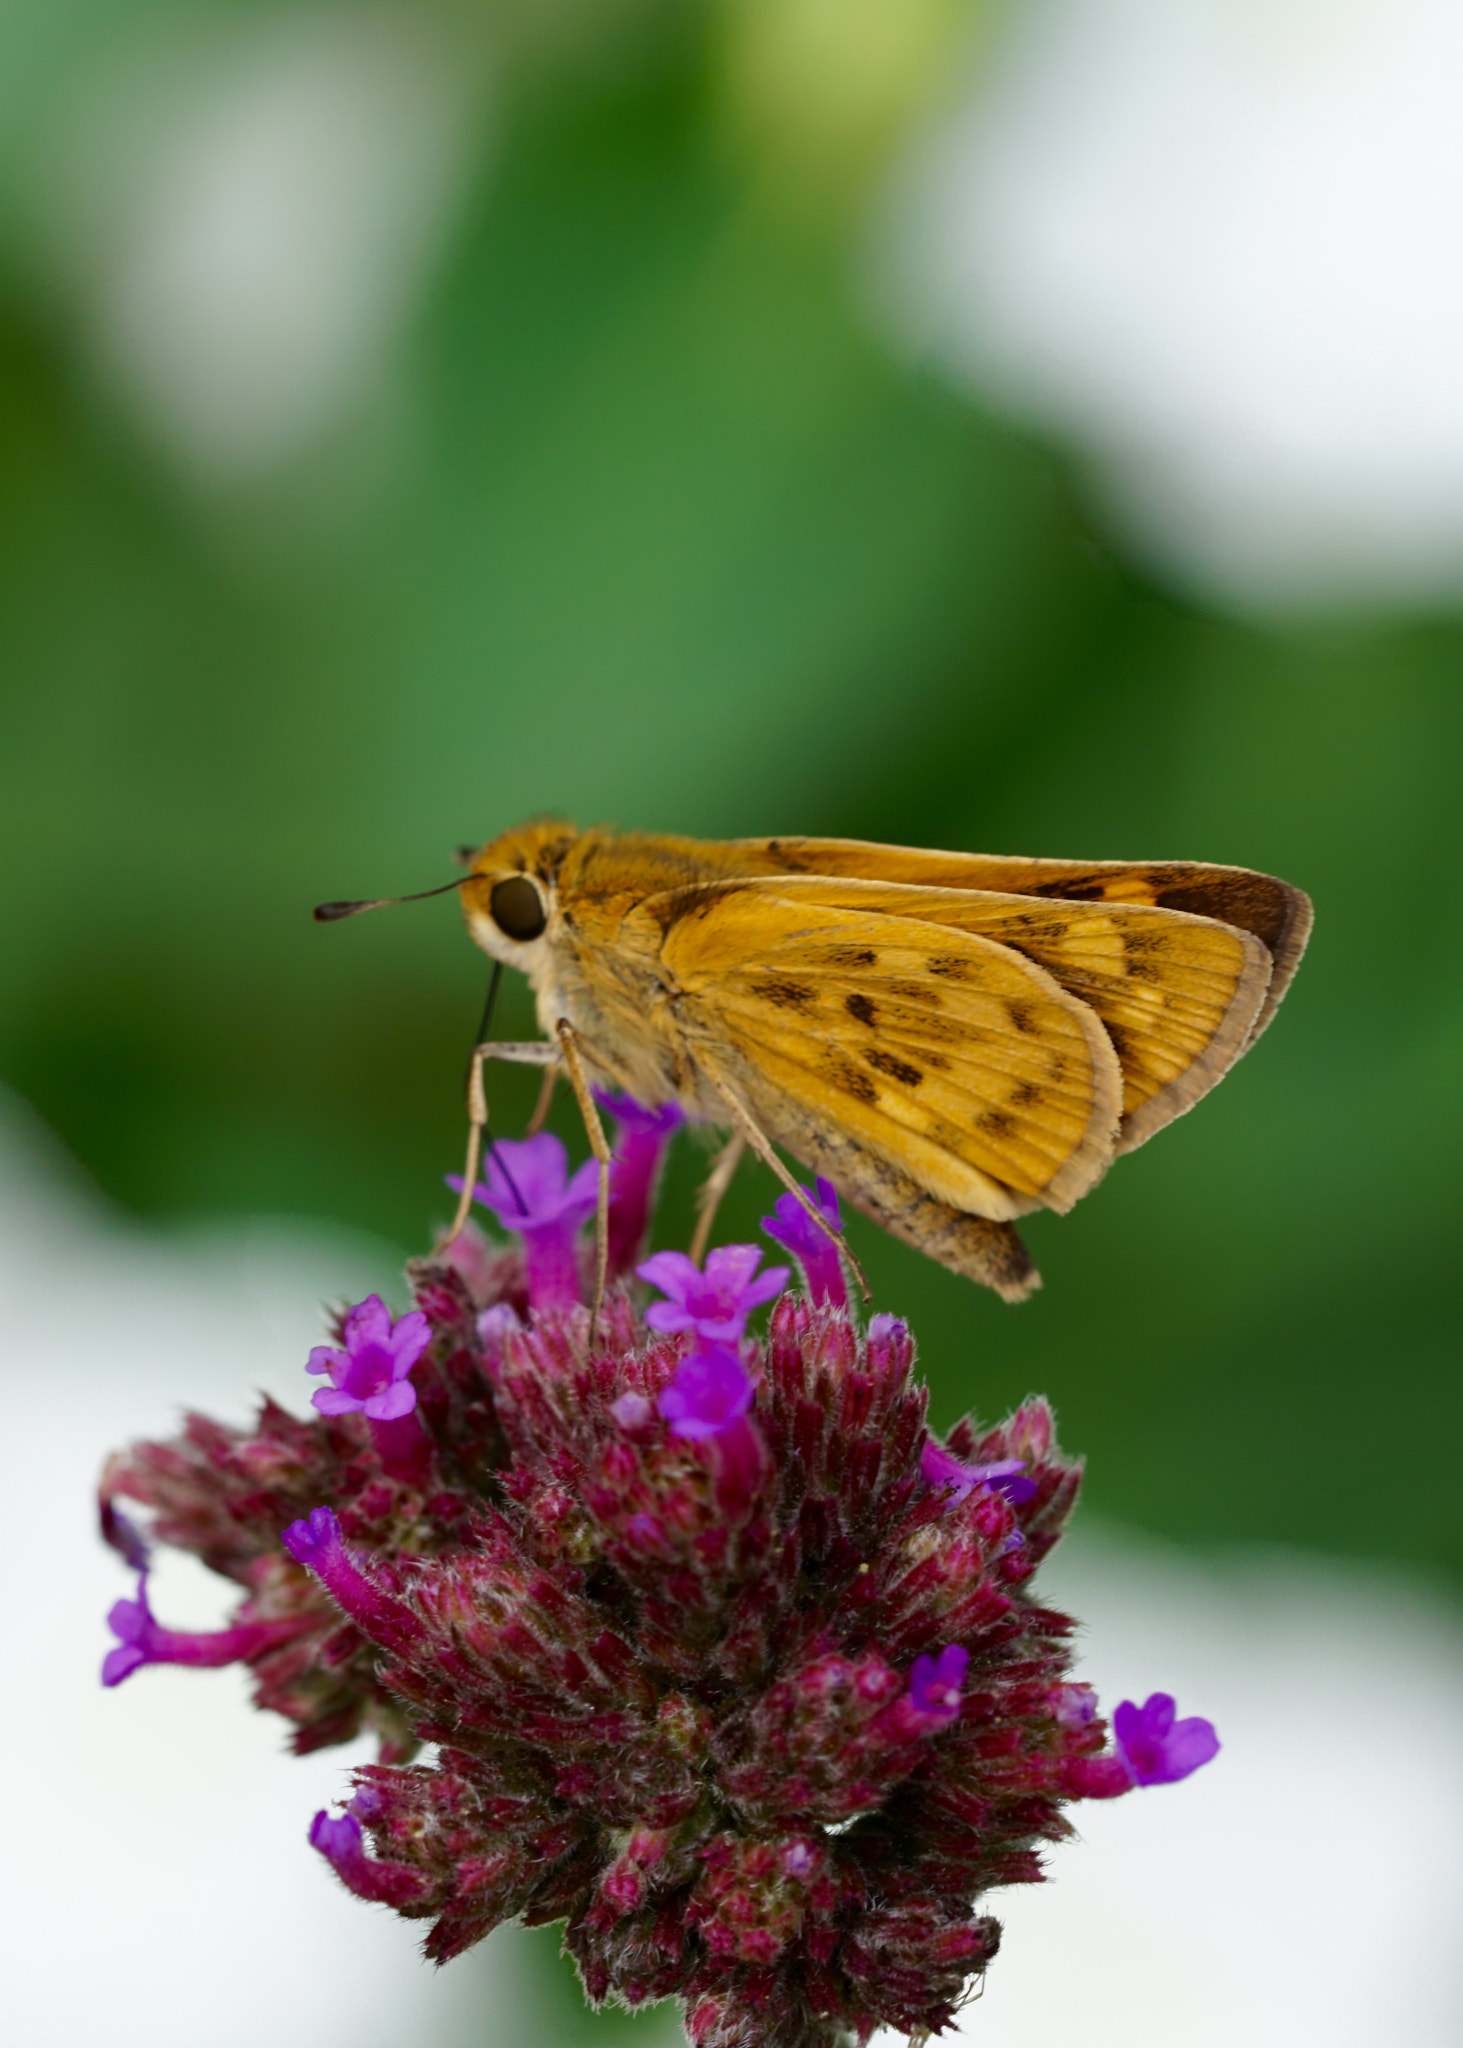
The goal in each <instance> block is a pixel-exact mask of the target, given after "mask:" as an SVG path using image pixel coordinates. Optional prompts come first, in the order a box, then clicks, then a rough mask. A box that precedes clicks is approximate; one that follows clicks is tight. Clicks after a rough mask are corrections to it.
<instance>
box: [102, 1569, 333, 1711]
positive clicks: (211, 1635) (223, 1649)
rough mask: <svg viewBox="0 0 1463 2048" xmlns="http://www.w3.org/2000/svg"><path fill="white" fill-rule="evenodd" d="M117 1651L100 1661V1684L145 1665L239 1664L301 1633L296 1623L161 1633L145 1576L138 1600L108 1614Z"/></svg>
mask: <svg viewBox="0 0 1463 2048" xmlns="http://www.w3.org/2000/svg"><path fill="white" fill-rule="evenodd" d="M107 1626H108V1628H109V1629H110V1630H111V1631H112V1634H113V1635H114V1636H115V1637H116V1638H117V1647H116V1648H115V1649H114V1650H109V1651H108V1652H107V1654H106V1656H105V1657H104V1658H103V1660H102V1684H103V1685H120V1684H121V1683H122V1680H123V1679H124V1678H130V1677H131V1676H132V1673H133V1672H134V1671H138V1670H140V1669H141V1668H142V1666H143V1665H144V1664H197V1665H203V1666H205V1667H211V1668H216V1667H217V1666H218V1665H220V1664H237V1663H238V1662H239V1661H240V1660H241V1659H242V1658H245V1657H252V1656H257V1655H258V1654H259V1653H260V1652H261V1651H262V1650H267V1649H272V1648H275V1647H277V1646H278V1645H279V1644H280V1643H283V1642H288V1641H289V1639H290V1638H291V1637H292V1636H293V1635H295V1634H297V1633H298V1628H297V1624H296V1623H295V1622H294V1621H293V1620H279V1621H275V1622H267V1621H266V1622H241V1623H239V1624H238V1625H237V1626H235V1627H233V1628H224V1629H214V1630H208V1631H200V1630H195V1629H177V1628H163V1627H162V1625H161V1624H160V1623H159V1622H158V1621H157V1619H156V1618H155V1616H154V1614H153V1611H152V1607H151V1604H150V1602H149V1600H148V1596H147V1572H146V1571H145V1570H144V1571H141V1572H139V1573H138V1575H137V1598H136V1599H135V1600H118V1601H115V1602H114V1603H113V1605H112V1608H111V1611H110V1613H109V1614H108V1615H107Z"/></svg>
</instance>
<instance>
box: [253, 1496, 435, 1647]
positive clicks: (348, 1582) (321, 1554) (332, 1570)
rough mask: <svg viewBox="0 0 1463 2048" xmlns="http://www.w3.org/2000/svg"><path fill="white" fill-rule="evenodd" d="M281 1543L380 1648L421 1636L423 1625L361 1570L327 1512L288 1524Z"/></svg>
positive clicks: (405, 1644) (333, 1516)
mask: <svg viewBox="0 0 1463 2048" xmlns="http://www.w3.org/2000/svg"><path fill="white" fill-rule="evenodd" d="M280 1542H281V1543H283V1545H284V1547H285V1549H286V1550H287V1551H288V1552H289V1554H290V1556H291V1557H292V1558H294V1560H295V1562H296V1563H297V1564H302V1565H304V1566H305V1568H306V1570H307V1571H312V1572H313V1573H314V1574H315V1576H316V1578H317V1579H318V1580H319V1581H320V1583H321V1585H322V1586H324V1588H325V1590H326V1592H327V1593H329V1594H330V1595H331V1597H332V1598H333V1599H334V1600H335V1602H336V1604H337V1605H338V1606H340V1607H342V1608H344V1610H345V1612H346V1613H347V1614H348V1615H349V1616H350V1618H351V1620H352V1621H353V1622H355V1624H356V1626H357V1627H358V1628H359V1629H361V1630H362V1631H363V1633H364V1634H366V1635H368V1636H370V1638H371V1639H372V1641H373V1642H377V1643H380V1644H381V1646H382V1648H383V1649H387V1650H407V1649H410V1648H411V1647H412V1646H413V1645H414V1644H415V1643H417V1642H419V1641H420V1640H421V1637H422V1633H423V1631H422V1625H421V1623H420V1622H419V1621H418V1620H417V1618H416V1616H415V1615H414V1614H413V1613H412V1611H411V1609H410V1608H409V1607H407V1606H405V1605H404V1604H403V1603H402V1602H401V1601H400V1600H397V1599H395V1598H394V1597H393V1596H392V1595H391V1594H389V1593H387V1592H385V1591H384V1590H383V1589H382V1588H381V1587H380V1586H378V1585H377V1584H376V1582H375V1581H374V1580H373V1579H372V1578H370V1577H368V1575H367V1574H366V1573H365V1572H364V1571H362V1569H361V1567H360V1565H359V1564H358V1563H357V1562H356V1560H355V1558H353V1557H352V1556H351V1554H350V1552H349V1551H348V1550H347V1549H346V1547H345V1538H344V1537H343V1536H342V1534H341V1528H340V1521H339V1518H338V1517H337V1516H336V1514H335V1513H334V1511H333V1510H332V1509H330V1508H315V1509H314V1510H313V1511H312V1512H311V1514H310V1515H309V1517H308V1518H307V1519H305V1520H302V1521H298V1522H291V1523H290V1526H289V1527H288V1529H286V1530H284V1531H283V1532H282V1534H281V1536H280Z"/></svg>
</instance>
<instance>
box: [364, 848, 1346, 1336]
mask: <svg viewBox="0 0 1463 2048" xmlns="http://www.w3.org/2000/svg"><path fill="white" fill-rule="evenodd" d="M465 861H466V864H467V866H468V873H467V875H466V876H465V878H464V879H463V880H462V881H461V882H460V883H458V884H456V885H455V886H457V887H458V888H459V889H460V891H461V899H462V905H463V910H464V913H465V915H466V919H467V925H468V930H469V932H470V933H471V935H472V937H473V938H474V939H475V940H476V942H477V943H478V945H479V946H481V947H482V948H483V950H484V951H485V952H487V953H488V954H490V955H491V956H492V958H493V960H494V961H495V962H498V963H501V964H502V965H505V966H508V967H513V968H517V969H520V970H521V971H522V972H523V973H524V974H525V975H527V977H528V979H529V981H530V983H531V984H532V987H533V990H534V995H535V999H536V1006H537V1014H538V1021H539V1024H540V1027H541V1029H542V1030H543V1032H544V1034H545V1036H544V1039H543V1041H542V1042H540V1041H534V1042H532V1043H528V1044H517V1045H508V1044H502V1045H486V1046H482V1047H480V1048H479V1051H478V1060H477V1063H476V1064H475V1066H474V1070H473V1071H474V1090H475V1094H474V1098H473V1100H474V1107H473V1109H472V1117H473V1122H474V1127H475V1131H477V1130H480V1128H481V1126H482V1125H484V1124H485V1123H486V1120H487V1110H486V1101H485V1098H484V1096H483V1091H482V1085H481V1059H482V1058H484V1057H488V1056H499V1057H504V1058H508V1059H517V1060H520V1061H527V1062H530V1063H534V1064H538V1065H541V1066H544V1067H546V1068H549V1069H554V1068H558V1067H562V1068H563V1069H564V1070H565V1071H567V1073H568V1076H569V1079H570V1081H571V1083H572V1085H573V1087H574V1090H575V1093H576V1095H577V1096H578V1098H579V1102H580V1106H581V1108H582V1110H583V1111H584V1114H585V1120H586V1125H587V1127H589V1129H590V1136H591V1143H592V1144H593V1145H594V1147H595V1151H596V1154H597V1156H598V1157H599V1158H600V1159H601V1164H602V1168H603V1169H604V1171H602V1175H601V1181H602V1196H603V1193H604V1186H605V1184H606V1180H607V1163H608V1157H609V1155H608V1151H607V1148H606V1147H605V1144H604V1139H603V1133H602V1131H599V1125H598V1117H597V1114H596V1112H595V1109H594V1104H593V1100H592V1090H593V1088H594V1086H596V1085H598V1086H600V1087H609V1088H614V1089H619V1090H623V1091H624V1092H626V1093H627V1094H629V1095H631V1096H633V1097H634V1098H635V1099H636V1100H637V1101H638V1102H641V1103H643V1104H644V1105H646V1106H647V1107H656V1106H658V1105H661V1104H665V1103H669V1102H676V1103H679V1104H680V1105H681V1106H682V1108H683V1109H684V1110H685V1111H686V1112H687V1113H688V1114H689V1115H690V1116H691V1117H693V1118H695V1119H699V1120H701V1121H704V1122H706V1123H709V1124H712V1125H720V1126H722V1127H723V1128H729V1129H730V1131H731V1133H732V1136H731V1140H730V1143H729V1145H728V1147H727V1149H726V1151H725V1152H724V1153H723V1155H722V1158H721V1160H720V1161H719V1162H718V1166H717V1168H716V1169H715V1170H714V1171H713V1175H712V1186H711V1188H710V1191H709V1192H710V1198H711V1202H712V1203H714V1199H715V1197H716V1195H717V1194H719V1192H720V1188H721V1187H724V1186H725V1184H726V1182H727V1180H729V1178H730V1173H731V1169H732V1167H733V1166H734V1165H735V1163H736V1159H737V1157H738V1156H740V1152H741V1149H742V1147H743V1146H745V1145H750V1146H751V1147H752V1149H753V1150H754V1151H755V1152H757V1153H758V1154H759V1156H760V1157H761V1158H762V1159H763V1160H764V1161H765V1162H766V1163H767V1164H768V1165H769V1166H770V1167H771V1168H772V1169H773V1170H774V1171H775V1172H776V1173H778V1174H779V1175H780V1177H781V1178H782V1179H783V1180H784V1182H785V1183H786V1184H787V1186H788V1187H789V1188H791V1189H792V1190H793V1191H794V1192H797V1184H796V1182H795V1181H794V1180H793V1179H792V1177H791V1176H790V1174H789V1173H788V1170H787V1168H786V1166H785V1165H784V1164H783V1162H782V1160H781V1158H780V1157H779V1156H778V1150H777V1148H779V1147H780V1148H781V1149H782V1150H784V1151H786V1152H788V1153H790V1154H791V1155H792V1157H793V1158H794V1159H796V1160H799V1161H801V1162H802V1164H803V1165H804V1166H805V1167H809V1168H812V1169H813V1171H814V1172H816V1173H818V1174H821V1175H823V1176H825V1177H826V1178H827V1179H828V1180H830V1181H831V1182H832V1183H833V1185H834V1186H835V1187H836V1188H837V1189H838V1190H839V1192H840V1193H841V1194H842V1195H844V1196H845V1197H846V1198H847V1199H848V1200H849V1201H850V1202H851V1203H852V1204H853V1206H854V1207H855V1208H857V1209H860V1210H862V1211H863V1213H864V1214H865V1215H867V1216H869V1217H872V1218H873V1220H874V1221H875V1222H876V1223H878V1224H881V1225H882V1226H883V1227H884V1228H885V1229H886V1230H889V1231H890V1232H892V1233H893V1235H894V1236H896V1237H899V1238H902V1239H904V1240H905V1241H906V1242H907V1243H909V1244H912V1245H914V1246H916V1247H917V1248H918V1249H919V1250H920V1251H922V1252H925V1253H927V1254H928V1255H929V1256H930V1257H932V1258H934V1259H937V1260H939V1261H940V1262H941V1263H942V1264H943V1265H946V1266H949V1267H951V1268H953V1269H954V1270H955V1271H956V1272H959V1273H963V1274H966V1275H968V1276H969V1278H971V1279H972V1280H976V1281H979V1282H981V1283H982V1284H984V1285H985V1286H988V1287H992V1288H994V1289H995V1290H996V1292H997V1293H998V1294H1000V1295H1002V1296H1004V1297H1005V1298H1006V1299H1007V1300H1008V1301H1019V1300H1021V1299H1023V1298H1024V1297H1025V1296H1026V1295H1027V1294H1029V1293H1030V1292H1031V1291H1032V1290H1033V1288H1035V1287H1037V1286H1039V1285H1040V1278H1039V1275H1038V1274H1037V1272H1036V1269H1035V1267H1034V1266H1033V1264H1032V1261H1031V1258H1030V1256H1029V1254H1028V1253H1027V1250H1026V1248H1025V1246H1024V1245H1023V1243H1022V1242H1021V1239H1020V1237H1019V1236H1018V1235H1017V1232H1016V1228H1015V1224H1016V1221H1017V1219H1018V1218H1020V1217H1021V1216H1023V1215H1026V1214H1029V1213H1030V1212H1031V1211H1033V1210H1037V1209H1052V1210H1056V1211H1057V1212H1058V1213H1064V1212H1065V1211H1066V1210H1068V1209H1070V1208H1071V1207H1072V1205H1073V1204H1074V1203H1075V1202H1076V1201H1078V1200H1079V1199H1080V1197H1081V1196H1083V1195H1084V1194H1086V1193H1087V1191H1088V1190H1089V1189H1090V1188H1091V1187H1093V1186H1094V1185H1095V1184H1096V1183H1097V1182H1098V1181H1099V1180H1100V1179H1101V1178H1102V1176H1103V1174H1104V1173H1106V1171H1107V1169H1108V1167H1109V1166H1110V1165H1111V1164H1112V1162H1113V1160H1114V1159H1116V1158H1117V1157H1119V1156H1120V1155H1121V1154H1122V1153H1125V1152H1131V1151H1133V1150H1135V1149H1136V1148H1137V1147H1138V1146H1139V1145H1142V1144H1146V1142H1147V1141H1148V1139H1149V1138H1151V1137H1152V1136H1153V1135H1154V1134H1155V1132H1157V1131H1160V1130H1162V1129H1163V1127H1164V1125H1165V1124H1168V1123H1171V1122H1172V1121H1173V1119H1174V1118H1175V1117H1176V1116H1180V1115H1182V1114H1183V1112H1184V1111H1185V1110H1187V1109H1191V1108H1192V1107H1193V1105H1194V1104H1195V1103H1196V1102H1197V1101H1198V1100H1199V1098H1200V1097H1201V1096H1203V1095H1205V1094H1207V1093H1208V1091H1209V1090H1210V1089H1211V1088H1212V1087H1213V1086H1214V1084H1215V1082H1216V1081H1218V1080H1219V1079H1220V1078H1221V1077H1222V1076H1223V1075H1224V1074H1225V1073H1227V1072H1228V1070H1229V1069H1230V1067H1232V1066H1233V1065H1234V1063H1235V1061H1236V1060H1237V1059H1239V1058H1240V1056H1241V1055H1242V1054H1243V1053H1245V1052H1246V1051H1248V1049H1249V1048H1250V1046H1252V1045H1253V1044H1254V1042H1255V1040H1256V1039H1257V1038H1258V1037H1259V1035H1260V1033H1261V1032H1262V1031H1263V1030H1264V1029H1265V1027H1266V1025H1267V1024H1268V1023H1269V1022H1270V1019H1271V1018H1272V1017H1273V1016H1274V1014H1275V1009H1276V1006H1277V1004H1278V1003H1279V1002H1280V999H1281V997H1282V996H1283V995H1284V993H1285V990H1286V988H1287V986H1288V985H1289V982H1290V979H1291V976H1292V975H1293V974H1294V972H1295V969H1296V966H1297V965H1298V963H1299V961H1300V957H1301V954H1302V952H1303V950H1304V947H1305V943H1306V938H1307V935H1308V933H1309V930H1310V923H1311V906H1310V902H1309V899H1308V898H1307V897H1306V896H1305V895H1304V894H1303V893H1302V892H1301V891H1300V890H1299V889H1296V888H1292V887H1291V886H1290V885H1289V884H1288V883H1285V882H1281V881H1277V880H1276V879H1274V878H1273V877H1272V876H1269V875H1262V874H1256V873H1252V872H1250V871H1249V870H1248V869H1244V868H1232V867H1218V866H1212V865H1207V864H1204V863H1199V862H1141V861H1074V860H1028V859H1023V858H1019V857H1012V856H1003V855H989V854H972V853H940V852H931V851H924V850H922V849H919V848H915V847H904V846H880V845H875V844H872V843H868V842H865V841H861V840H853V839H795V838H783V839H734V840H697V839H682V838H675V837H669V836H662V835H656V834H648V833H616V832H611V831H608V830H592V831H585V832H581V831H578V830H576V829H575V828H574V827H572V826H570V825H566V824H564V823H562V822H558V821H539V822H535V823H532V824H528V825H525V826H522V827H520V828H519V829H517V830H515V831H512V832H506V833H504V834H503V835H502V836H501V837H500V838H497V839H494V840H492V841H490V842H489V843H488V844H487V845H486V846H484V847H482V848H481V850H479V851H477V852H471V853H468V854H466V855H465ZM449 886H452V885H449ZM348 907H351V906H344V905H341V906H328V908H329V909H330V910H331V911H332V913H334V914H340V913H342V912H344V910H345V909H347V908H348ZM479 1112H480V1113H479ZM596 1134H598V1135H596ZM475 1156H476V1155H475V1154H474V1155H473V1158H474V1160H475ZM471 1166H472V1162H471V1161H470V1170H469V1173H468V1175H467V1180H468V1182H469V1184H470V1183H471V1180H472V1170H471ZM718 1180H719V1186H718V1185H716V1183H717V1182H718ZM800 1199H802V1200H803V1201H804V1203H805V1206H810V1205H809V1204H808V1198H807V1197H806V1195H805V1194H803V1195H800ZM708 1206H709V1205H708ZM810 1213H813V1214H814V1215H815V1216H819V1212H818V1211H816V1210H811V1209H810ZM706 1215H707V1211H706V1208H703V1230H702V1232H701V1233H699V1234H700V1236H701V1237H702V1238H703V1240H704V1229H705V1227H706ZM819 1220H821V1217H820V1218H819ZM824 1227H827V1226H826V1224H825V1225H824ZM601 1245H603V1235H602V1236H601Z"/></svg>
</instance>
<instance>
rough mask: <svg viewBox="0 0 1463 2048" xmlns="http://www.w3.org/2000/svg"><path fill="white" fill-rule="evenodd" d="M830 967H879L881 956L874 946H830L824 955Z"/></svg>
mask: <svg viewBox="0 0 1463 2048" xmlns="http://www.w3.org/2000/svg"><path fill="white" fill-rule="evenodd" d="M823 957H824V958H825V959H826V961H827V962H828V965H829V966H830V967H840V968H843V969H845V970H846V969H849V968H853V967H877V966H878V964H879V956H878V954H877V953H876V952H875V951H874V949H873V947H872V946H830V947H829V948H828V951H827V952H826V953H825V954H824V956H823Z"/></svg>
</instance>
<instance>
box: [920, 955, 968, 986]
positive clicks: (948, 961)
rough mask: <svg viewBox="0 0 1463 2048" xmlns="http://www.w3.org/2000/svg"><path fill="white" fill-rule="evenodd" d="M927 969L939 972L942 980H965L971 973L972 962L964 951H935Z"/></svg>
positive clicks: (927, 971)
mask: <svg viewBox="0 0 1463 2048" xmlns="http://www.w3.org/2000/svg"><path fill="white" fill-rule="evenodd" d="M925 971H926V973H928V974H938V975H939V977H940V979H941V980H942V981H964V980H966V979H967V978H968V976H969V974H970V962H969V961H968V960H967V959H966V957H965V955H964V954H963V953H934V954H932V955H931V956H930V959H929V961H928V962H927V963H926V969H925Z"/></svg>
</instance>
